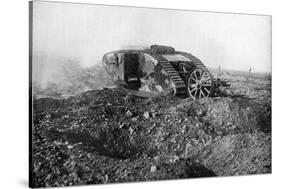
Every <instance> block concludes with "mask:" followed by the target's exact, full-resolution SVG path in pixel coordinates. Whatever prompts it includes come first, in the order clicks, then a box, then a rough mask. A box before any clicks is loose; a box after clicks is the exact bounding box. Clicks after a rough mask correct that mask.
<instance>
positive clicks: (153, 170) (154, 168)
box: [150, 165, 157, 173]
mask: <svg viewBox="0 0 281 189" xmlns="http://www.w3.org/2000/svg"><path fill="white" fill-rule="evenodd" d="M156 170H157V167H156V166H155V165H152V166H151V167H150V172H151V173H153V172H155V171H156Z"/></svg>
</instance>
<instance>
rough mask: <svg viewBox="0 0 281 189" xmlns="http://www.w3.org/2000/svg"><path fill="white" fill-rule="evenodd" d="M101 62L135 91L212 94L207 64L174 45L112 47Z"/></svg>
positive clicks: (116, 79)
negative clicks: (126, 48) (139, 47)
mask: <svg viewBox="0 0 281 189" xmlns="http://www.w3.org/2000/svg"><path fill="white" fill-rule="evenodd" d="M102 62H103V65H104V67H105V69H106V71H107V73H108V74H109V76H110V77H111V79H112V80H113V81H114V82H115V83H116V84H117V85H118V86H119V87H121V88H122V89H124V90H126V92H128V93H130V94H133V95H137V96H145V97H153V96H159V95H168V94H172V95H176V96H181V97H191V98H193V99H197V98H205V97H210V96H212V95H213V91H214V80H213V76H212V74H211V73H210V72H209V71H208V69H207V68H206V67H205V65H204V64H203V63H202V62H201V61H200V60H199V59H198V58H196V57H195V56H193V55H191V54H189V53H186V52H181V51H176V50H175V49H174V48H173V47H168V46H159V45H152V46H151V47H150V48H149V49H144V50H119V51H113V52H109V53H107V54H105V55H104V57H103V61H102Z"/></svg>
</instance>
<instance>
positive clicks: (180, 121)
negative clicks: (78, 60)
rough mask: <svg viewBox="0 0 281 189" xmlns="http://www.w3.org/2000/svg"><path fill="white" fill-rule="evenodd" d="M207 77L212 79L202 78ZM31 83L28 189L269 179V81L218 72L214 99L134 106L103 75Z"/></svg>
mask: <svg viewBox="0 0 281 189" xmlns="http://www.w3.org/2000/svg"><path fill="white" fill-rule="evenodd" d="M210 71H211V72H212V73H213V74H214V76H217V75H218V73H217V72H216V70H212V69H211V70H210ZM59 73H63V78H61V79H60V80H57V82H54V83H52V82H50V83H47V84H45V85H44V87H41V86H40V85H39V84H38V83H36V81H34V83H33V125H32V132H33V133H32V145H33V152H32V159H33V164H32V176H33V186H34V187H41V186H70V185H81V184H101V183H122V182H137V181H153V180H164V179H182V178H195V177H213V176H234V175H249V174H267V173H271V166H272V165H271V75H270V74H261V73H254V72H253V73H252V74H251V77H249V76H248V73H247V72H237V71H222V72H221V73H220V77H221V78H224V79H227V80H228V81H230V83H231V86H230V87H229V88H222V89H220V90H221V94H220V95H219V96H217V97H214V98H205V99H200V100H192V99H190V98H186V99H182V98H179V97H173V96H167V97H157V98H140V97H134V96H128V95H127V94H126V93H124V92H123V91H121V90H120V89H118V88H115V87H114V85H113V84H112V83H111V81H110V79H109V78H108V77H107V75H106V73H105V71H104V70H103V68H102V67H96V68H80V67H77V66H73V65H72V66H71V65H70V66H65V67H63V68H62V69H61V70H59Z"/></svg>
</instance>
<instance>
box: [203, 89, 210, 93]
mask: <svg viewBox="0 0 281 189" xmlns="http://www.w3.org/2000/svg"><path fill="white" fill-rule="evenodd" d="M203 89H205V91H207V93H208V95H209V94H210V91H209V90H208V89H207V88H206V87H203Z"/></svg>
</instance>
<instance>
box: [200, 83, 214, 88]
mask: <svg viewBox="0 0 281 189" xmlns="http://www.w3.org/2000/svg"><path fill="white" fill-rule="evenodd" d="M201 86H202V87H211V86H212V85H211V84H209V83H206V84H201Z"/></svg>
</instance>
